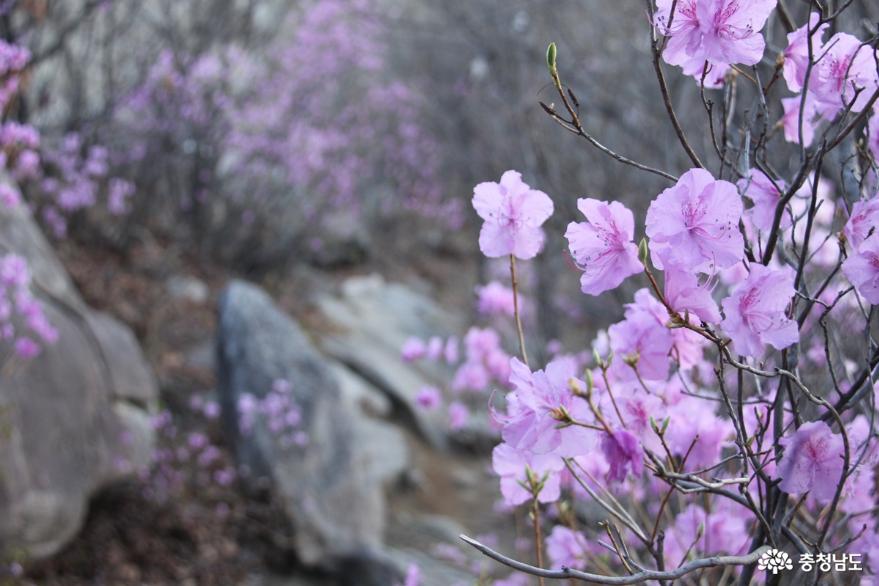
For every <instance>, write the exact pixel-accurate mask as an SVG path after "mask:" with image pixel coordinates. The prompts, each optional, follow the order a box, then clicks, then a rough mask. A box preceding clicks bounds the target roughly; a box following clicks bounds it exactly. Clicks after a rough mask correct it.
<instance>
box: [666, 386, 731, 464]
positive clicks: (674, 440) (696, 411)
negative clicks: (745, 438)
mask: <svg viewBox="0 0 879 586" xmlns="http://www.w3.org/2000/svg"><path fill="white" fill-rule="evenodd" d="M669 415H670V417H671V423H670V424H669V427H668V431H667V432H666V436H667V441H668V444H669V447H670V448H671V450H672V452H673V453H674V454H677V455H680V456H681V457H683V456H684V455H685V454H687V453H688V452H689V454H690V455H689V457H688V458H687V469H690V470H698V469H701V468H707V467H709V466H713V465H714V464H716V463H717V462H719V461H720V453H721V450H722V449H723V446H724V443H725V442H726V441H727V440H729V439H730V438H731V437H732V435H733V432H734V429H733V427H732V424H731V423H730V422H729V420H725V419H721V418H719V417H718V416H717V415H716V414H715V413H714V409H713V408H712V405H711V403H710V402H708V401H703V400H701V399H695V398H693V397H688V396H686V395H685V396H684V398H683V399H682V400H681V401H680V402H679V403H678V404H676V405H674V406H673V407H671V408H670V410H669Z"/></svg>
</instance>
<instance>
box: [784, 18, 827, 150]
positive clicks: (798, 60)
mask: <svg viewBox="0 0 879 586" xmlns="http://www.w3.org/2000/svg"><path fill="white" fill-rule="evenodd" d="M820 18H821V16H820V15H819V14H818V13H817V12H813V13H811V14H810V15H809V24H804V25H803V26H801V27H800V28H798V29H797V30H795V31H794V32H792V33H790V34H788V35H787V48H786V49H785V50H784V70H783V71H784V81H785V82H787V87H788V89H789V90H790V91H792V92H794V93H797V92H800V91H802V89H803V84H804V83H805V80H806V70H807V69H808V68H809V32H808V31H810V30H811V29H813V28H814V27H815V25H816V24H818V20H819V19H820ZM828 27H830V24H829V23H824V24H822V25H821V26H820V27H818V30H816V31H815V32H813V33H812V58H813V59H814V60H817V59H818V57H819V56H820V55H821V53H822V52H823V46H824V35H825V33H826V32H827V29H828ZM797 99H799V98H797ZM810 142H811V141H810Z"/></svg>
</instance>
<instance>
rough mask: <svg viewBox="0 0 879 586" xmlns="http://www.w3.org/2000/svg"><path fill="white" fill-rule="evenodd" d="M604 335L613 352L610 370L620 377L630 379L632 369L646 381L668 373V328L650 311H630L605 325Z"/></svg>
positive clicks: (670, 341)
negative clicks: (607, 326) (614, 321)
mask: <svg viewBox="0 0 879 586" xmlns="http://www.w3.org/2000/svg"><path fill="white" fill-rule="evenodd" d="M645 291H646V290H645ZM648 295H649V293H648ZM667 315H668V314H666V316H667ZM666 321H667V319H666ZM608 336H610V347H611V350H612V351H613V355H614V360H613V363H612V369H613V372H614V373H615V374H616V375H617V376H619V377H620V378H621V379H622V380H626V379H630V378H634V377H635V370H637V373H638V374H639V375H640V376H642V377H643V378H646V379H648V380H665V378H666V377H667V376H668V368H669V366H670V361H669V353H670V352H671V349H672V342H673V340H672V336H671V332H670V331H669V329H668V328H667V327H665V326H664V325H663V324H661V323H658V322H657V320H656V317H655V316H654V315H653V314H651V313H649V312H647V311H633V312H630V313H629V315H627V316H626V319H624V320H623V321H621V322H619V323H616V324H614V325H612V326H610V328H608Z"/></svg>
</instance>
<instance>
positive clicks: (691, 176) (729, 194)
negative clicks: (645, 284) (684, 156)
mask: <svg viewBox="0 0 879 586" xmlns="http://www.w3.org/2000/svg"><path fill="white" fill-rule="evenodd" d="M742 212H743V206H742V198H741V196H739V193H738V190H737V189H736V186H735V185H733V184H732V183H729V182H728V181H722V180H721V181H715V179H714V177H712V176H711V173H709V172H708V171H706V170H704V169H691V170H690V171H687V172H686V173H684V174H683V175H682V176H681V178H680V179H679V180H678V182H677V184H675V185H674V186H673V187H669V188H668V189H666V190H665V191H663V192H662V193H660V194H659V196H658V197H657V198H656V199H655V200H653V202H652V203H651V204H650V208H649V209H648V210H647V235H648V236H649V237H650V251H651V255H652V258H653V262H654V264H655V265H656V266H657V267H659V268H662V266H661V265H662V260H661V258H660V256H662V255H661V254H660V253H662V252H666V253H667V255H668V256H667V258H669V259H670V260H671V261H672V262H674V263H676V264H679V265H682V266H686V267H690V269H691V270H705V269H706V268H708V267H712V266H714V267H717V268H726V267H729V266H731V265H733V264H735V263H737V262H738V261H739V260H741V259H742V256H743V255H744V239H743V238H742V234H741V232H739V228H738V224H739V219H740V218H741V216H742Z"/></svg>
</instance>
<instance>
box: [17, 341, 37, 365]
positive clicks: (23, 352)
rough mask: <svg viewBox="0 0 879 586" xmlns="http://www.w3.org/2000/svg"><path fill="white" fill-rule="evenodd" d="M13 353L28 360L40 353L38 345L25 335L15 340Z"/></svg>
mask: <svg viewBox="0 0 879 586" xmlns="http://www.w3.org/2000/svg"><path fill="white" fill-rule="evenodd" d="M15 354H16V355H17V356H18V357H19V358H22V359H25V360H30V359H31V358H36V357H37V356H39V354H40V345H39V344H37V343H36V342H34V341H33V340H31V339H30V338H27V337H22V338H19V339H17V340H16V341H15Z"/></svg>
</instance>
